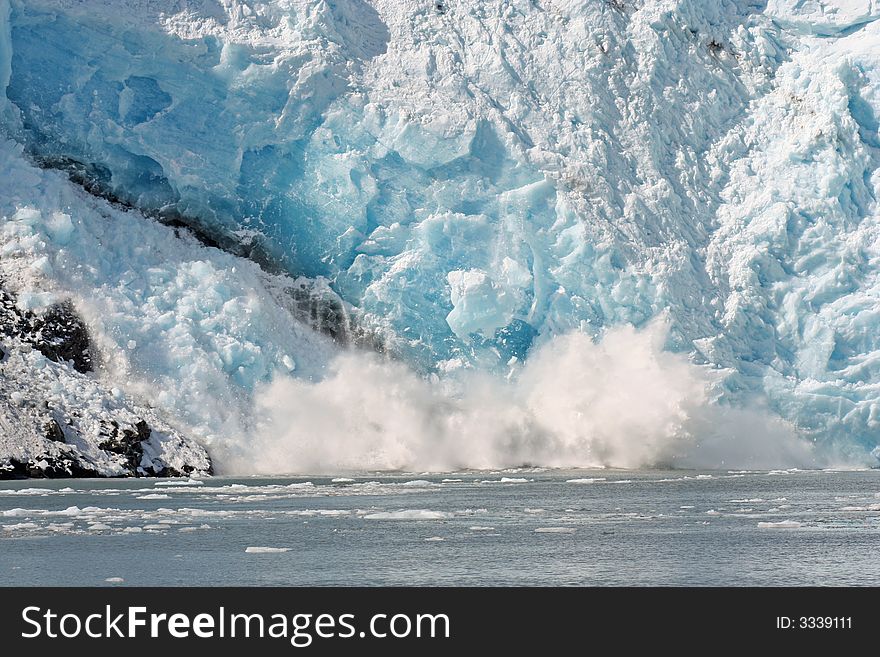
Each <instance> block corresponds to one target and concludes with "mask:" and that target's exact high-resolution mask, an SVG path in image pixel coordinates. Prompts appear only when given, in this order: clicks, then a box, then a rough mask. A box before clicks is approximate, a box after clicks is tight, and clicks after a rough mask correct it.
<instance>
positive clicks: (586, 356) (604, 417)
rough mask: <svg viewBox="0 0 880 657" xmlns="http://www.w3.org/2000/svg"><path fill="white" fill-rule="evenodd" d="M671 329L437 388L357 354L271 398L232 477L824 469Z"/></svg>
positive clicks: (280, 385) (260, 408)
mask: <svg viewBox="0 0 880 657" xmlns="http://www.w3.org/2000/svg"><path fill="white" fill-rule="evenodd" d="M666 330H667V329H666V326H665V324H664V323H663V322H654V323H653V324H651V325H649V326H648V327H647V328H645V329H643V330H641V331H638V330H636V329H634V328H632V327H629V326H623V327H617V328H613V329H610V330H608V331H607V332H606V333H605V334H604V336H603V337H602V339H601V340H599V341H593V340H592V339H591V338H590V337H589V336H587V335H584V334H582V333H570V334H567V335H563V336H559V337H556V338H554V339H553V340H551V341H549V342H547V343H545V344H544V345H542V346H540V347H538V348H536V349H535V350H534V352H533V353H532V355H531V356H530V357H529V358H528V359H527V361H526V362H525V363H524V364H523V365H522V366H521V367H520V368H519V370H517V371H515V372H512V373H511V375H510V376H508V377H500V376H492V375H489V374H486V373H483V372H475V371H470V370H469V371H463V372H459V373H457V374H452V375H448V376H445V377H443V378H438V377H434V378H433V379H424V378H422V377H420V376H418V375H417V374H416V373H414V372H413V371H412V370H410V369H409V368H407V367H406V366H405V365H403V364H401V363H398V362H392V361H389V360H385V359H382V358H380V357H378V356H376V355H373V354H366V353H362V352H356V351H349V352H345V353H343V354H341V355H339V356H338V357H337V358H336V359H335V360H334V361H333V362H332V363H331V365H330V367H329V371H328V373H327V376H325V377H324V378H323V379H322V380H320V381H316V382H310V381H305V380H298V379H294V378H290V377H283V378H276V379H275V380H274V381H273V382H272V383H271V384H268V385H266V386H264V387H262V388H260V389H258V390H257V393H256V397H255V398H256V402H255V403H256V407H255V417H257V418H259V420H258V421H257V423H256V427H255V429H254V431H253V435H251V436H250V438H249V439H248V440H246V441H241V442H237V443H236V444H234V445H230V444H227V445H225V446H221V447H219V449H220V451H221V452H222V454H220V455H218V456H219V458H218V459H217V460H218V462H219V463H220V464H221V468H222V467H224V465H225V469H226V470H227V471H231V472H250V473H253V472H256V473H260V474H280V473H295V472H307V473H321V472H340V471H347V470H352V471H353V470H410V471H450V470H457V469H462V468H478V469H486V468H504V467H515V466H520V465H523V464H531V465H537V466H547V467H604V466H610V467H625V468H638V467H649V466H656V465H673V466H678V467H751V468H757V467H779V466H787V467H792V466H799V467H810V466H813V467H815V465H816V464H817V461H816V456H815V455H814V453H813V449H812V445H811V444H810V443H808V442H807V441H804V440H801V439H799V438H798V437H797V435H796V433H795V431H794V430H793V428H792V427H791V426H789V425H787V424H786V423H785V422H783V421H782V420H779V419H777V418H774V417H773V416H772V415H770V414H769V413H767V412H764V411H761V410H735V409H726V408H723V407H720V406H719V405H717V404H714V403H713V401H712V392H711V391H712V384H713V381H714V376H713V373H712V371H711V370H708V369H706V368H703V367H701V366H698V365H694V364H693V363H691V362H689V361H688V360H687V358H686V357H685V356H683V355H680V354H673V353H670V352H667V351H664V349H663V344H664V342H665V338H666Z"/></svg>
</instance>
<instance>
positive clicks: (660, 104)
mask: <svg viewBox="0 0 880 657" xmlns="http://www.w3.org/2000/svg"><path fill="white" fill-rule="evenodd" d="M877 18H880V6H877V4H876V3H875V2H873V1H871V0H811V1H809V2H800V1H798V2H795V1H794V0H770V1H769V2H759V1H757V0H742V1H735V0H724V1H720V2H712V3H707V2H703V1H701V0H653V1H647V0H646V1H629V0H543V1H541V2H538V1H533V0H506V1H501V2H460V1H458V0H441V1H431V2H427V1H425V2H422V1H413V2H400V1H399V0H370V1H369V2H368V1H365V0H340V1H338V2H330V1H328V0H272V1H269V0H263V1H261V0H145V1H139V2H134V1H130V2H129V1H124V2H120V1H116V0H113V1H111V0H27V1H25V0H0V87H4V88H5V89H6V94H5V95H6V98H4V99H2V100H0V116H2V120H3V123H4V125H5V129H6V132H7V133H8V135H9V137H10V138H11V139H12V140H14V141H15V142H18V143H19V144H21V145H22V147H23V148H24V153H25V154H26V157H27V158H28V159H29V161H30V162H31V163H36V164H38V165H40V166H42V167H49V168H60V169H65V170H68V171H69V170H71V169H73V170H75V171H76V172H77V175H78V176H79V177H80V178H83V177H84V178H87V182H88V184H89V185H90V186H91V187H92V188H93V189H98V190H99V191H101V193H104V194H107V195H112V196H114V197H116V198H118V199H121V200H122V201H124V202H125V203H128V204H130V205H133V206H135V207H138V208H141V209H142V210H145V211H148V212H150V213H153V214H155V213H159V214H163V215H165V216H172V215H173V216H182V217H184V218H185V219H186V220H187V221H190V222H191V223H193V224H194V225H197V226H198V227H199V228H200V230H202V231H207V232H209V233H211V234H212V235H213V236H214V237H216V238H217V239H218V241H220V242H221V243H222V244H230V243H232V242H236V243H251V244H254V245H256V246H257V247H258V249H259V250H260V252H261V253H263V254H265V255H264V257H268V258H270V259H272V260H274V261H276V262H278V263H280V264H281V265H282V266H283V267H284V268H285V269H286V270H287V272H288V273H289V274H290V277H285V276H282V275H269V274H265V273H263V272H261V271H260V270H259V268H258V267H257V266H256V265H254V264H253V263H251V262H248V261H246V260H243V259H241V258H237V257H234V256H232V255H229V254H225V253H222V252H220V251H218V250H216V249H208V248H205V247H203V246H201V245H199V244H198V243H196V242H195V240H193V239H191V238H189V237H187V236H186V235H185V234H184V237H183V239H176V238H175V237H174V231H173V229H170V228H166V227H162V226H159V225H157V224H156V223H155V222H154V221H152V220H150V219H147V218H145V217H143V216H141V215H140V214H139V213H137V212H132V211H122V210H120V209H119V208H114V207H111V206H110V205H109V204H107V203H106V202H104V201H100V200H97V199H95V198H92V197H90V196H89V195H88V194H86V193H85V192H82V191H80V190H78V189H77V188H76V187H74V186H72V185H71V184H70V183H68V182H67V181H66V180H65V179H64V176H62V175H61V174H60V173H57V172H50V171H46V170H41V169H38V168H36V167H35V166H34V164H31V163H27V162H25V159H24V156H22V154H21V150H20V147H18V146H14V145H13V143H12V142H5V143H4V145H3V147H2V149H0V154H2V157H3V168H4V172H3V178H2V180H0V192H2V193H0V206H2V207H0V215H2V217H3V218H4V219H3V224H2V243H0V249H2V253H3V256H2V275H3V276H4V277H5V278H7V279H8V280H10V281H14V285H15V286H16V291H17V292H18V293H19V295H20V298H23V299H30V300H32V302H33V303H34V304H35V306H36V307H39V305H40V304H41V303H47V302H48V300H49V299H50V298H57V297H58V296H59V295H60V296H71V297H72V298H73V299H74V301H75V302H76V304H77V306H78V308H80V309H81V311H82V312H83V314H84V315H85V317H86V319H87V320H88V322H89V325H90V328H91V329H92V331H93V333H94V334H95V335H96V336H97V337H98V339H99V346H100V347H101V350H102V356H103V359H104V365H103V370H102V372H103V373H102V376H105V377H111V378H114V377H115V378H117V379H118V380H119V381H120V385H121V386H124V387H126V389H128V390H131V391H132V392H133V393H137V394H140V395H142V396H144V397H145V398H146V399H149V400H150V403H153V404H154V405H156V406H157V408H160V409H162V411H163V412H165V413H167V414H168V417H169V418H171V419H175V420H176V421H177V422H179V423H181V426H182V427H183V428H185V429H187V430H190V431H193V432H195V433H196V434H197V435H198V436H200V437H202V438H203V439H205V440H206V441H207V442H208V444H209V445H212V446H213V449H214V450H215V451H218V450H219V453H221V454H224V455H225V456H224V457H223V458H224V459H225V460H226V462H227V463H229V464H236V465H235V466H234V467H236V468H238V469H248V468H250V469H258V470H260V471H282V470H300V469H301V470H306V469H318V470H333V469H334V468H345V469H357V468H358V467H403V468H406V467H411V468H416V469H418V468H425V469H430V468H445V467H461V466H478V467H494V466H498V465H516V464H518V463H523V462H530V463H541V464H547V465H566V464H570V465H595V464H612V465H627V466H637V465H643V464H648V463H657V462H671V463H680V464H685V465H687V464H701V465H711V464H714V465H719V464H722V463H724V464H725V465H733V464H734V463H745V464H746V465H747V466H756V467H757V466H758V465H760V464H761V463H772V464H785V463H789V464H796V465H809V464H811V463H815V461H814V460H813V459H814V458H818V457H817V456H816V454H813V453H812V452H811V451H810V450H809V449H807V448H806V447H804V446H803V445H800V444H799V443H798V442H797V440H796V438H795V437H794V434H795V433H796V434H798V435H800V436H801V437H804V438H807V439H809V440H811V441H816V442H818V443H820V444H821V446H822V450H821V452H822V453H824V454H825V456H824V457H823V458H826V459H827V458H832V459H836V460H839V459H850V460H856V461H859V462H864V459H865V458H866V457H867V454H868V453H869V452H870V451H871V450H872V449H874V448H875V447H876V446H877V445H878V442H880V441H878V437H880V358H878V354H880V332H878V330H877V327H878V326H880V316H878V315H880V299H878V297H880V281H878V271H880V269H878V264H880V263H878V237H880V236H878V230H880V222H878V215H877V206H876V200H875V199H876V196H877V185H878V184H880V176H878V175H877V171H878V168H877V164H878V159H877V157H878V155H880V150H878V149H880V138H878V125H880V123H878V118H877V117H878V112H880V94H878V92H880V34H878V32H880V23H878V22H875V19H877ZM62 216H65V217H68V219H66V220H65V219H60V218H59V217H62ZM296 277H305V278H300V279H297V278H296ZM305 279H309V280H316V279H317V280H318V282H317V283H308V285H310V286H311V285H318V286H321V285H325V284H326V285H327V286H329V288H332V292H330V291H327V292H326V294H328V295H331V294H336V295H339V297H340V298H341V299H343V300H344V302H345V304H346V306H345V307H346V308H347V309H348V311H349V312H350V313H351V314H352V316H353V318H354V321H355V323H356V324H357V325H358V326H359V327H361V328H362V329H363V330H365V331H367V332H369V333H372V334H375V335H378V336H381V341H382V342H383V343H384V344H385V345H386V346H387V349H388V351H390V352H391V353H392V354H394V355H395V356H397V357H398V358H400V359H401V360H402V361H404V362H405V363H407V364H408V365H405V364H403V363H400V362H392V363H389V362H387V361H384V360H380V359H379V358H378V357H374V356H370V355H365V354H361V353H357V352H344V353H341V354H338V355H337V353H336V352H337V351H338V348H337V347H335V346H334V345H332V344H331V342H330V341H329V340H328V339H326V338H322V337H320V336H318V335H317V334H315V333H314V332H312V331H311V330H310V329H308V328H307V327H305V326H303V325H301V324H300V323H298V322H297V321H294V320H292V319H291V317H290V313H289V307H290V305H291V304H290V298H291V295H290V294H289V293H288V292H285V291H284V290H285V289H287V290H290V289H292V288H293V287H294V286H296V285H297V284H298V283H297V282H296V281H297V280H299V281H300V282H301V283H302V282H303V281H305ZM304 284H305V283H304ZM46 294H51V295H54V297H48V296H41V295H46ZM630 326H635V327H638V328H639V329H640V330H634V329H632V328H630ZM603 336H604V338H603ZM591 338H592V339H591ZM593 339H595V341H594V340H593ZM664 347H665V348H666V349H667V350H668V352H667V351H664ZM688 361H690V362H688ZM737 409H738V410H737ZM774 415H778V416H779V417H780V418H781V419H775V418H774V417H773V416H774ZM243 436H247V438H243ZM256 453H259V454H260V455H261V456H254V454H256ZM829 455H830V456H829ZM218 467H219V468H220V469H221V470H222V469H223V463H222V461H221V462H219V463H218ZM230 467H233V466H230Z"/></svg>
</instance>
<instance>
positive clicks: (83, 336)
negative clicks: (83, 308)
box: [0, 282, 93, 372]
mask: <svg viewBox="0 0 880 657" xmlns="http://www.w3.org/2000/svg"><path fill="white" fill-rule="evenodd" d="M0 283H2V282H0ZM0 337H15V338H18V339H20V340H22V341H23V342H26V343H28V344H30V345H31V346H32V347H34V348H35V349H37V350H39V351H40V353H42V354H43V355H44V356H45V357H46V358H49V359H51V360H54V361H55V362H66V361H69V362H71V363H72V365H73V368H74V369H75V370H76V371H77V372H90V371H91V370H92V368H93V362H92V346H91V340H90V339H89V332H88V329H87V328H86V325H85V322H84V321H83V320H82V318H81V317H80V316H79V315H78V314H77V312H76V310H75V309H74V307H73V304H72V303H71V302H70V301H69V300H65V301H61V302H59V303H56V304H53V305H51V306H49V307H48V308H47V309H46V310H45V311H44V312H42V313H39V314H37V313H33V312H31V311H27V310H21V309H20V308H18V306H17V305H16V298H15V295H14V294H12V293H11V292H9V291H7V290H5V289H4V288H3V287H2V286H0Z"/></svg>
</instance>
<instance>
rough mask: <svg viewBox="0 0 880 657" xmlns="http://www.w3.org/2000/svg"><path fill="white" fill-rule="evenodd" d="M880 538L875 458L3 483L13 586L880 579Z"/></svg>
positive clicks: (7, 573)
mask: <svg viewBox="0 0 880 657" xmlns="http://www.w3.org/2000/svg"><path fill="white" fill-rule="evenodd" d="M878 546H880V471H876V470H874V471H860V472H828V471H823V472H816V471H809V472H800V471H774V472H703V473H700V472H682V471H676V472H645V471H639V472H627V471H619V470H615V471H607V470H604V471H583V470H580V471H558V470H552V471H545V470H517V471H505V472H495V473H487V472H468V473H458V474H446V475H412V474H408V475H393V476H392V475H388V474H387V473H385V474H373V475H362V476H353V477H352V479H351V480H346V481H341V480H331V479H330V478H328V477H296V478H284V479H265V478H259V479H258V478H248V479H233V478H219V477H217V478H212V479H205V480H202V481H196V482H190V481H187V480H164V481H163V480H158V481H157V480H144V479H141V480H111V481H106V480H101V481H91V480H77V481H70V480H68V481H53V482H46V481H25V482H0V574H2V583H3V584H4V585H89V586H92V585H94V586H101V585H106V586H124V585H383V584H388V585H458V584H460V585H503V584H511V585H685V584H689V585H711V584H718V585H787V584H791V585H810V584H812V585H878V584H880V558H878V552H877V548H878ZM248 548H258V550H253V549H252V550H250V551H247V550H248ZM259 548H275V549H277V550H284V549H286V550H287V551H265V550H259ZM113 578H122V580H123V582H122V583H120V582H118V581H109V582H108V581H107V580H108V579H111V580H112V579H113Z"/></svg>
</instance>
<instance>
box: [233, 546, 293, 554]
mask: <svg viewBox="0 0 880 657" xmlns="http://www.w3.org/2000/svg"><path fill="white" fill-rule="evenodd" d="M244 551H245V552H246V553H247V554H278V553H281V552H290V548H289V547H259V546H255V547H248V548H245V550H244Z"/></svg>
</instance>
